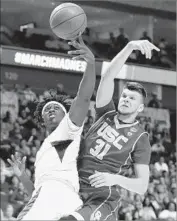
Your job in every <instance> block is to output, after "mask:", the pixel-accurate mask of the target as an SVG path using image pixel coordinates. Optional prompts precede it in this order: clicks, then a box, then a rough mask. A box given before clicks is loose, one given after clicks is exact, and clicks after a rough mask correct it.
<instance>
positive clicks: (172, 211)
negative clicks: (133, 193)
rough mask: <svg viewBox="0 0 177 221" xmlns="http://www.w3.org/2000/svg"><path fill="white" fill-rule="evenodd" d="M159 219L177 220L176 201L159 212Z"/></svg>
mask: <svg viewBox="0 0 177 221" xmlns="http://www.w3.org/2000/svg"><path fill="white" fill-rule="evenodd" d="M159 219H164V220H174V221H175V220H176V204H175V203H174V202H170V203H169V204H168V206H167V207H166V209H164V210H163V211H161V212H160V213H159Z"/></svg>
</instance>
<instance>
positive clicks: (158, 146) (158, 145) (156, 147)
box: [151, 133, 165, 153]
mask: <svg viewBox="0 0 177 221" xmlns="http://www.w3.org/2000/svg"><path fill="white" fill-rule="evenodd" d="M155 139H156V140H155V143H154V144H153V145H152V149H151V150H152V152H156V153H164V152H165V147H164V146H163V140H162V134H161V133H158V134H156V135H155Z"/></svg>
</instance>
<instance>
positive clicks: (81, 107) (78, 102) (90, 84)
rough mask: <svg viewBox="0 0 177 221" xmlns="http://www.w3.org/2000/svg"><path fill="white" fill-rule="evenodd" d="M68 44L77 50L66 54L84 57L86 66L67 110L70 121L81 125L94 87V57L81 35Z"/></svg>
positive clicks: (79, 57) (78, 57)
mask: <svg viewBox="0 0 177 221" xmlns="http://www.w3.org/2000/svg"><path fill="white" fill-rule="evenodd" d="M69 44H70V45H72V46H73V47H75V48H76V49H77V50H75V51H69V52H68V54H70V55H74V56H75V57H73V59H84V60H85V61H86V62H87V68H86V71H85V73H84V75H83V78H82V81H81V83H80V85H79V89H78V92H77V96H76V97H75V99H74V101H73V103H72V105H71V108H70V111H69V116H70V118H71V121H72V122H73V123H75V124H76V125H77V126H82V124H83V122H84V120H85V117H86V115H87V112H88V109H89V104H90V99H91V96H92V94H93V91H94V88H95V81H96V76H95V57H94V55H93V53H92V52H91V51H90V49H89V48H88V47H87V46H86V45H85V44H84V42H83V40H82V37H81V35H80V36H79V42H77V41H73V42H69Z"/></svg>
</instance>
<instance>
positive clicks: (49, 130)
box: [46, 127, 55, 135]
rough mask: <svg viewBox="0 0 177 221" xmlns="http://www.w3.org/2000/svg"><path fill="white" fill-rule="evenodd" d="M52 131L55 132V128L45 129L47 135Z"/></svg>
mask: <svg viewBox="0 0 177 221" xmlns="http://www.w3.org/2000/svg"><path fill="white" fill-rule="evenodd" d="M54 130H55V128H53V127H49V128H47V131H46V133H47V135H50V134H51V133H52V132H53V131H54Z"/></svg>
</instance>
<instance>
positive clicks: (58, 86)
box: [57, 84, 67, 95]
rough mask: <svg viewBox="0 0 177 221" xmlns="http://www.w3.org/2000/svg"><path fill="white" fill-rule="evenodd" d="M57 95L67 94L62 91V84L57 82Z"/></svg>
mask: <svg viewBox="0 0 177 221" xmlns="http://www.w3.org/2000/svg"><path fill="white" fill-rule="evenodd" d="M57 95H67V93H66V92H65V91H64V85H63V84H57Z"/></svg>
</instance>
